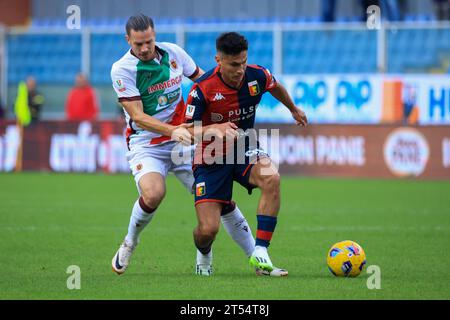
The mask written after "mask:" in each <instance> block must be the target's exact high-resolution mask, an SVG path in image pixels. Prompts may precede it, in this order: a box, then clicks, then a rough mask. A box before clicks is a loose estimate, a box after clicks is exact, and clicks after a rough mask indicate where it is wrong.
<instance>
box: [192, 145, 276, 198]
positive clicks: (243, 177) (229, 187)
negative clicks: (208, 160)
mask: <svg viewBox="0 0 450 320" xmlns="http://www.w3.org/2000/svg"><path fill="white" fill-rule="evenodd" d="M263 157H268V155H267V154H266V153H260V154H258V157H257V158H256V160H258V159H260V158H263ZM255 163H256V161H251V162H250V161H246V163H243V164H211V165H206V164H203V165H197V166H195V167H194V168H193V172H194V178H195V184H194V186H195V204H196V205H197V204H198V203H201V202H219V203H223V204H230V203H231V199H232V196H233V182H234V181H236V182H238V183H239V184H240V185H241V186H243V187H244V188H246V189H247V190H248V193H249V194H251V193H252V190H253V189H254V188H257V187H256V186H255V185H253V184H251V183H250V172H251V168H252V167H253V166H254V165H255Z"/></svg>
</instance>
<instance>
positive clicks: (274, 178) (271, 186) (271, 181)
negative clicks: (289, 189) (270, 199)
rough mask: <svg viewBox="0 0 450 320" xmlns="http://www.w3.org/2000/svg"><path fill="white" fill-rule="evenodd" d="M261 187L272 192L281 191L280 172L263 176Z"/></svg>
mask: <svg viewBox="0 0 450 320" xmlns="http://www.w3.org/2000/svg"><path fill="white" fill-rule="evenodd" d="M262 180H263V181H262V183H261V189H263V190H266V191H269V192H271V193H279V190H280V174H279V173H278V172H275V173H273V174H271V175H266V176H262Z"/></svg>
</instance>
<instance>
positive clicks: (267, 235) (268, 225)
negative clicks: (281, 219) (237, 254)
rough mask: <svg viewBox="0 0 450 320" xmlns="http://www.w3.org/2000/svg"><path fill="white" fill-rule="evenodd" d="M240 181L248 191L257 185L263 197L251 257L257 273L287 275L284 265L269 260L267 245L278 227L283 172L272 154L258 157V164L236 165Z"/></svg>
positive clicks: (259, 205) (260, 201)
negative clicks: (279, 172) (275, 264)
mask: <svg viewBox="0 0 450 320" xmlns="http://www.w3.org/2000/svg"><path fill="white" fill-rule="evenodd" d="M237 167H238V172H237V173H241V171H243V172H242V173H241V174H237V175H236V177H237V179H236V180H237V181H238V182H239V183H240V184H241V185H243V186H245V187H246V188H247V189H248V190H249V192H251V190H252V188H254V187H258V188H259V189H260V190H261V198H260V200H259V203H258V209H257V231H256V241H255V249H254V251H253V253H252V256H251V257H250V264H251V265H252V266H254V267H255V268H256V271H257V274H265V275H271V276H286V275H287V274H288V273H287V271H286V270H284V269H280V268H276V267H274V266H273V264H272V261H271V260H270V257H269V254H268V252H267V248H268V247H269V245H270V240H271V239H272V234H273V232H274V231H275V226H276V223H277V216H278V212H279V209H280V176H279V174H278V170H277V169H276V167H275V166H274V165H273V163H272V162H271V160H270V158H269V157H264V158H260V159H258V161H257V162H256V164H254V165H247V166H246V168H245V170H242V168H243V166H237Z"/></svg>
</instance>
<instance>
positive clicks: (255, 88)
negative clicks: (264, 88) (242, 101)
mask: <svg viewBox="0 0 450 320" xmlns="http://www.w3.org/2000/svg"><path fill="white" fill-rule="evenodd" d="M247 84H248V90H249V91H250V95H251V96H253V97H254V96H257V95H258V94H259V85H258V81H257V80H255V81H251V82H248V83H247Z"/></svg>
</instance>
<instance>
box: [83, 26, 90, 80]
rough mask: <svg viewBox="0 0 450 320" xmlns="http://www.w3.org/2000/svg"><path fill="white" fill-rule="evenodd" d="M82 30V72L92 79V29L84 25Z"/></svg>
mask: <svg viewBox="0 0 450 320" xmlns="http://www.w3.org/2000/svg"><path fill="white" fill-rule="evenodd" d="M82 30H83V31H82V32H81V72H82V73H83V74H84V75H85V76H86V77H87V78H88V79H90V73H91V54H90V53H91V29H90V28H89V27H84V28H83V29H82Z"/></svg>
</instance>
